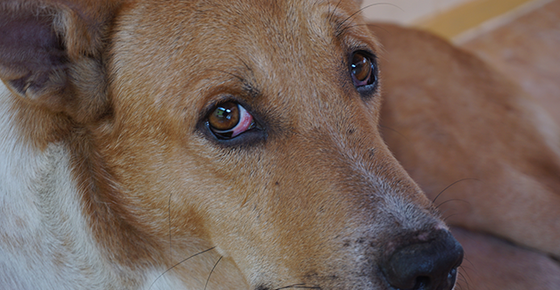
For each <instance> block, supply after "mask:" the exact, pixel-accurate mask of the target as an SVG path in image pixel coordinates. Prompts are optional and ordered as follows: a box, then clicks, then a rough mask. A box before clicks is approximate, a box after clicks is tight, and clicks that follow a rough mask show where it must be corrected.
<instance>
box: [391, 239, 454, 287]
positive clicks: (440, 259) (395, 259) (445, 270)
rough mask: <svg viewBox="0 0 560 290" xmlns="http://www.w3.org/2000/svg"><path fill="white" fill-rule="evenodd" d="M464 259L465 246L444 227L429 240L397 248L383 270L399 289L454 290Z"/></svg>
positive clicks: (392, 284) (392, 285) (392, 283)
mask: <svg viewBox="0 0 560 290" xmlns="http://www.w3.org/2000/svg"><path fill="white" fill-rule="evenodd" d="M462 261H463V248H462V247H461V245H460V244H459V242H457V240H455V238H454V237H453V236H452V235H451V233H449V232H448V231H445V230H441V231H438V232H437V233H436V234H435V235H433V236H432V237H430V239H428V240H427V241H425V242H416V243H414V244H411V245H407V246H405V247H403V248H401V249H397V250H396V251H395V252H394V253H392V254H391V255H390V256H389V258H388V259H387V260H386V261H385V262H384V263H382V265H381V269H382V271H383V273H384V274H385V278H386V279H387V281H388V282H389V284H390V285H391V287H393V288H395V289H398V290H450V289H452V288H453V285H455V281H456V279H457V267H459V265H460V264H461V262H462Z"/></svg>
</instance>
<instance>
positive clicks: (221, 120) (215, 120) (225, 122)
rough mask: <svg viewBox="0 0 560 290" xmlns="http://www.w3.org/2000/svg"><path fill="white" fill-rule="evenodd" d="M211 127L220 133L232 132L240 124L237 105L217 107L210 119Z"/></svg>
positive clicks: (230, 103) (225, 104) (228, 104)
mask: <svg viewBox="0 0 560 290" xmlns="http://www.w3.org/2000/svg"><path fill="white" fill-rule="evenodd" d="M208 122H209V124H210V126H211V127H212V128H213V129H215V130H218V131H225V130H231V129H233V128H234V127H235V125H237V123H239V108H238V105H237V104H236V103H233V102H227V103H223V104H220V105H218V106H217V107H216V109H215V110H214V112H212V114H211V115H210V117H209V118H208Z"/></svg>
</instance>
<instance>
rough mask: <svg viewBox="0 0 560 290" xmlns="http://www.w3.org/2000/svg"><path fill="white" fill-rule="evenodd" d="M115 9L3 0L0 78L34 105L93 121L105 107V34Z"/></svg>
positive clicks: (102, 4)
mask: <svg viewBox="0 0 560 290" xmlns="http://www.w3.org/2000/svg"><path fill="white" fill-rule="evenodd" d="M115 10H116V7H115V5H109V4H107V3H106V1H89V2H88V1H81V2H80V3H79V4H78V3H72V2H70V1H65V0H53V1H43V2H40V1H23V0H20V1H13V0H6V1H3V3H0V79H2V81H3V82H4V83H5V84H6V86H7V87H8V88H9V89H10V91H11V92H12V93H13V94H14V95H16V96H17V97H20V98H23V99H25V100H27V101H28V102H30V103H32V104H35V105H38V106H43V107H45V108H46V109H48V110H50V111H52V112H54V113H65V114H67V115H68V116H70V117H71V118H73V119H74V120H75V121H77V122H88V121H91V120H92V119H95V118H96V117H98V116H99V115H100V114H103V113H104V111H105V110H106V109H107V107H106V106H107V101H106V100H107V96H106V80H105V78H106V77H105V75H104V69H103V66H102V55H103V50H104V49H105V45H104V43H103V36H104V35H105V33H106V31H107V29H108V25H109V23H110V20H111V18H112V15H113V13H114V11H115Z"/></svg>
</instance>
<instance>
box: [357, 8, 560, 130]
mask: <svg viewBox="0 0 560 290" xmlns="http://www.w3.org/2000/svg"><path fill="white" fill-rule="evenodd" d="M363 7H364V12H363V13H364V16H365V18H366V19H367V20H368V21H383V22H392V23H398V24H401V25H405V26H412V27H417V28H421V29H425V30H429V31H431V32H433V33H435V34H437V35H439V36H441V37H443V38H446V39H448V40H450V41H452V42H453V43H455V44H456V45H458V46H460V47H462V48H464V49H466V50H468V51H470V52H472V53H474V54H476V55H478V56H479V57H480V58H482V59H484V60H485V61H486V62H488V63H490V64H491V65H493V66H494V67H495V68H496V69H497V70H499V71H501V72H502V73H504V74H506V75H508V76H509V77H510V78H511V79H513V80H514V81H516V82H517V83H518V84H520V85H521V87H522V88H523V89H524V90H525V91H527V92H528V93H529V94H530V95H532V96H533V97H534V98H536V99H537V100H538V101H539V102H540V103H541V104H542V105H543V106H544V107H545V109H547V110H548V112H549V113H550V115H551V116H552V118H554V119H555V120H556V122H557V124H559V125H560V0H365V1H364V5H363Z"/></svg>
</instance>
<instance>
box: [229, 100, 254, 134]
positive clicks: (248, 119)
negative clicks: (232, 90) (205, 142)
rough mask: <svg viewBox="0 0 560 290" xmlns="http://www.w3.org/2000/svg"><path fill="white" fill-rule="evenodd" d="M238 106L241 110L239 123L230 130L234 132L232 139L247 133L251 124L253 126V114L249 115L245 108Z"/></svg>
mask: <svg viewBox="0 0 560 290" xmlns="http://www.w3.org/2000/svg"><path fill="white" fill-rule="evenodd" d="M237 106H238V108H239V122H238V123H237V125H235V127H233V129H231V130H229V131H230V132H232V135H231V137H232V138H233V137H235V136H238V135H239V134H241V133H243V132H245V131H247V130H248V129H249V128H250V127H251V124H253V116H251V114H249V112H247V110H245V108H243V106H241V105H237Z"/></svg>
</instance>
